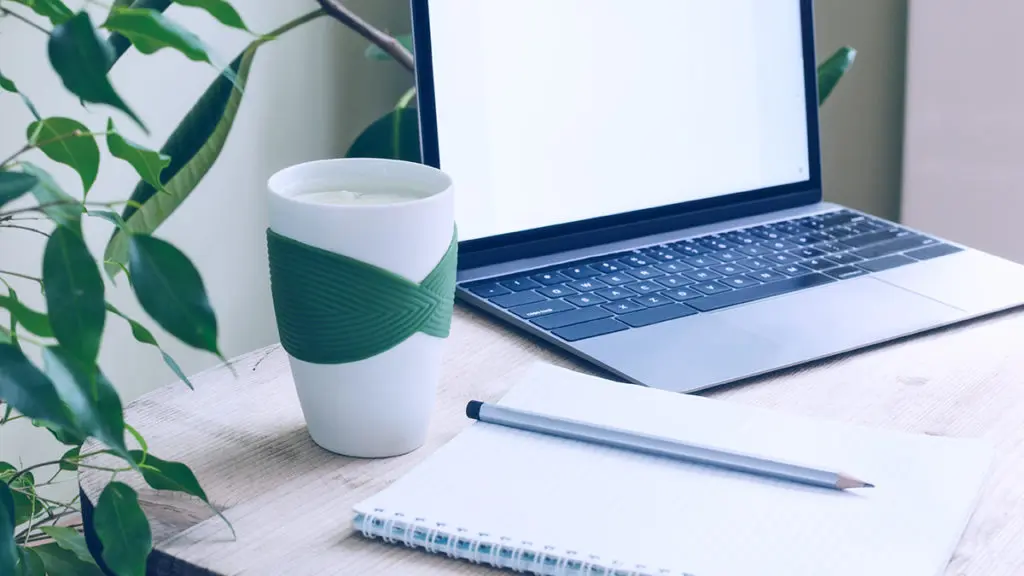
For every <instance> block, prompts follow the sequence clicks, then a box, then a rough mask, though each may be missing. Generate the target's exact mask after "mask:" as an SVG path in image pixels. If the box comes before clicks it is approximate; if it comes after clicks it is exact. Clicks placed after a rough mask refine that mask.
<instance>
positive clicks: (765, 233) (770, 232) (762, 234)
mask: <svg viewBox="0 0 1024 576" xmlns="http://www.w3.org/2000/svg"><path fill="white" fill-rule="evenodd" d="M747 232H750V234H751V235H753V236H757V237H758V238H761V239H762V240H781V239H782V237H783V236H785V234H783V233H781V232H778V231H776V230H775V229H773V228H769V227H767V226H758V227H757V228H750V229H749V230H747Z"/></svg>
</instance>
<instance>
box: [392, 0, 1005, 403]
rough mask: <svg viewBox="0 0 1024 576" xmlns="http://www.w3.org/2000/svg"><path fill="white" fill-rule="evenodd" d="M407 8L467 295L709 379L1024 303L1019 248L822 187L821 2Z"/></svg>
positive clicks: (578, 341)
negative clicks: (817, 45) (448, 183)
mask: <svg viewBox="0 0 1024 576" xmlns="http://www.w3.org/2000/svg"><path fill="white" fill-rule="evenodd" d="M412 5H413V20H414V38H415V54H416V68H417V86H418V90H419V99H418V101H419V107H420V118H421V120H420V131H421V140H422V147H423V158H424V161H425V162H426V163H428V164H430V165H433V166H437V167H440V168H441V169H442V170H444V171H446V172H447V173H449V174H450V175H451V176H452V178H453V179H454V182H455V188H456V195H455V197H456V220H457V224H458V230H459V238H460V242H459V273H458V281H459V284H458V296H459V298H460V300H461V301H463V302H465V303H466V304H469V305H471V306H474V307H476V308H479V309H480V310H483V311H484V312H486V313H487V314H490V315H493V316H494V317H496V318H498V319H500V320H502V321H503V322H505V323H507V325H508V326H509V327H510V328H513V329H518V330H520V331H523V332H525V333H528V334H530V335H532V336H533V337H536V338H539V339H542V340H545V341H547V342H550V343H552V344H554V345H555V346H558V347H560V348H564V349H566V350H568V351H570V352H571V353H573V354H575V355H577V356H579V357H581V358H584V359H586V360H588V361H590V362H592V363H594V364H596V365H598V366H600V367H603V368H604V369H606V370H609V371H611V372H612V373H614V374H616V375H618V376H620V377H622V378H624V379H626V380H628V381H631V382H635V383H639V384H644V385H647V386H653V387H657V388H663V389H668V390H676V391H680V392H692V391H696V390H702V389H706V388H709V387H712V386H716V385H719V384H724V383H728V382H734V381H737V380H741V379H744V378H748V377H751V376H755V375H760V374H764V373H767V372H771V371H774V370H779V369H782V368H786V367H790V366H794V365H798V364H801V363H804V362H809V361H812V360H816V359H820V358H824V357H827V356H831V355H834V354H838V353H841V352H846V351H851V350H855V349H858V348H862V347H865V346H870V345H873V344H878V343H880V342H885V341H888V340H892V339H894V338H899V337H902V336H907V335H911V334H916V333H919V332H922V331H925V330H929V329H933V328H937V327H940V326H945V325H948V324H952V323H954V322H958V321H962V320H966V319H969V318H974V317H977V316H981V315H984V314H989V313H993V312H996V311H999V310H1004V309H1007V308H1010V307H1014V306H1017V305H1020V304H1021V303H1024V267H1022V266H1019V265H1017V264H1014V263H1011V262H1008V261H1006V260H1003V259H1000V258H997V257H995V256H992V255H989V254H986V253H983V252H980V251H977V250H972V249H970V248H968V247H966V246H962V245H958V244H956V243H954V242H950V241H947V240H944V239H942V238H937V237H935V236H934V235H930V234H927V233H924V232H920V231H917V230H912V229H909V228H907V227H905V226H900V225H897V224H893V223H891V222H887V221H885V220H881V219H879V218H875V217H872V216H869V215H866V214H863V213H860V212H857V211H855V210H850V209H847V208H844V207H842V206H837V205H835V204H830V203H827V202H823V201H822V174H821V162H820V155H819V150H818V147H819V140H818V106H817V86H816V74H815V69H816V61H815V54H814V44H813V40H814V33H813V26H812V11H811V1H810V0H729V1H708V0H674V1H665V0H636V1H633V2H628V3H627V2H622V1H621V0H487V1H486V2H484V1H480V0H430V1H427V0H413V3H412ZM844 82H857V78H856V75H853V76H851V77H850V78H847V79H846V80H844ZM837 89H838V90H842V89H843V85H842V84H840V86H839V87H838V88H837ZM864 105H865V106H870V103H864ZM964 193H965V194H966V193H969V191H966V190H965V191H964Z"/></svg>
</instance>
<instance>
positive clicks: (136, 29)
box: [103, 8, 210, 62]
mask: <svg viewBox="0 0 1024 576" xmlns="http://www.w3.org/2000/svg"><path fill="white" fill-rule="evenodd" d="M103 27H104V28H106V29H107V30H110V31H111V32H117V33H119V34H121V35H123V36H125V37H126V38H128V39H129V40H131V42H132V44H133V45H134V46H135V48H136V49H137V50H138V51H139V52H142V53H143V54H153V53H155V52H158V51H159V50H161V49H163V48H171V49H173V50H177V51H178V52H181V53H182V54H184V55H185V57H187V58H188V59H189V60H195V61H196V62H210V56H209V54H207V51H206V46H205V45H204V44H203V41H202V40H200V39H199V37H198V36H196V35H195V34H193V33H192V32H189V31H188V30H186V29H185V28H183V27H182V26H181V25H179V24H177V23H175V22H173V21H171V20H169V19H167V18H166V17H165V16H164V15H163V14H161V13H160V12H157V11H156V10H148V9H139V8H114V9H113V10H111V11H110V15H109V16H108V17H107V21H106V22H104V23H103Z"/></svg>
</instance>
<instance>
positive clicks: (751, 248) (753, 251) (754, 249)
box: [736, 244, 772, 256]
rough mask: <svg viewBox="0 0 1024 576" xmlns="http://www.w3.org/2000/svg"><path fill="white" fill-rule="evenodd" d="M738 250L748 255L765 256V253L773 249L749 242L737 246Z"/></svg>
mask: <svg viewBox="0 0 1024 576" xmlns="http://www.w3.org/2000/svg"><path fill="white" fill-rule="evenodd" d="M736 251H737V252H742V253H744V254H746V255H747V256H764V255H765V254H771V253H772V250H770V249H768V248H765V247H764V246H761V245H760V244H748V245H745V246H739V247H737V248H736Z"/></svg>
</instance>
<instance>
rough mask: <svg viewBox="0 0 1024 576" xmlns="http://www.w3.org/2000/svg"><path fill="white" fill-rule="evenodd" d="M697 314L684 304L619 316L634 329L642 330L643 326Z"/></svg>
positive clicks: (619, 318)
mask: <svg viewBox="0 0 1024 576" xmlns="http://www.w3.org/2000/svg"><path fill="white" fill-rule="evenodd" d="M696 313H697V311H696V310H694V309H693V308H690V307H688V306H684V305H683V304H672V305H671V306H660V307H658V308H651V309H648V310H641V311H640V312H633V313H630V314H624V315H622V316H619V317H618V320H621V321H623V322H625V323H626V324H629V325H630V326H632V327H634V328H640V327H641V326H650V325H651V324H657V323H659V322H666V321H668V320H675V319H677V318H685V317H686V316H693V315H694V314H696Z"/></svg>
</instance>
